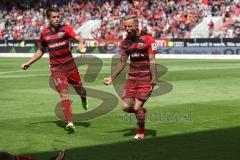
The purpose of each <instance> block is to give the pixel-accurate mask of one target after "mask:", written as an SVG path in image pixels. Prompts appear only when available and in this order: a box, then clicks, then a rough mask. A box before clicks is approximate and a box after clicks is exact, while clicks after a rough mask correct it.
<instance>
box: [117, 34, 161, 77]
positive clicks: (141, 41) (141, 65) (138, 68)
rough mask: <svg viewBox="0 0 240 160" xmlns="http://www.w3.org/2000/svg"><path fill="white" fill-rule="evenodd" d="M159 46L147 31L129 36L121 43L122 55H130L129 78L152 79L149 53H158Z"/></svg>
mask: <svg viewBox="0 0 240 160" xmlns="http://www.w3.org/2000/svg"><path fill="white" fill-rule="evenodd" d="M156 53H157V47H156V44H155V40H154V39H153V37H152V36H151V35H149V34H147V33H146V32H141V34H140V35H139V36H138V37H136V38H134V39H133V38H131V37H130V36H127V37H126V38H125V39H124V40H123V42H122V45H121V55H125V56H130V71H129V74H128V79H132V80H146V81H150V80H151V73H150V62H149V54H156Z"/></svg>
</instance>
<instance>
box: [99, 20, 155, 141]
mask: <svg viewBox="0 0 240 160" xmlns="http://www.w3.org/2000/svg"><path fill="white" fill-rule="evenodd" d="M124 23H125V28H126V31H127V33H128V35H127V37H126V38H125V39H124V40H123V42H122V44H121V51H120V52H121V57H120V60H119V62H118V64H117V67H116V68H115V70H114V71H113V73H112V74H111V76H110V77H107V78H104V80H103V82H104V84H105V85H109V84H110V83H111V82H112V81H113V80H114V79H115V78H116V77H117V75H118V74H119V73H120V72H121V71H122V70H123V69H124V67H125V65H126V63H127V60H128V57H130V72H129V74H128V79H127V81H126V83H125V86H124V91H123V95H122V110H123V111H125V112H127V113H135V115H136V119H137V126H138V129H137V133H136V135H135V137H134V138H135V139H141V138H144V136H145V115H146V108H144V107H143V105H144V103H145V102H146V101H147V99H148V98H149V96H150V94H151V92H152V89H153V86H154V85H155V84H156V65H155V64H156V59H155V54H156V53H157V47H156V44H155V40H154V39H153V37H152V36H151V35H149V34H147V33H146V32H144V31H141V30H140V29H139V26H138V19H137V17H135V16H127V17H126V18H125V19H124Z"/></svg>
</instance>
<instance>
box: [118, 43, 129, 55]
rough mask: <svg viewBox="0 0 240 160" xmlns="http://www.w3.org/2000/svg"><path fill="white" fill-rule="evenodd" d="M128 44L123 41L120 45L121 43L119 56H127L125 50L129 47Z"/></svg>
mask: <svg viewBox="0 0 240 160" xmlns="http://www.w3.org/2000/svg"><path fill="white" fill-rule="evenodd" d="M129 45H130V44H129V43H128V41H127V40H123V41H122V43H121V46H120V54H121V55H122V56H128V54H127V48H128V47H130V46H129Z"/></svg>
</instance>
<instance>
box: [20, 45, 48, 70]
mask: <svg viewBox="0 0 240 160" xmlns="http://www.w3.org/2000/svg"><path fill="white" fill-rule="evenodd" d="M43 54H44V51H42V50H41V49H38V50H37V51H36V53H35V54H34V55H33V56H32V58H31V59H30V60H29V61H28V62H26V63H23V64H22V65H21V68H22V69H23V70H26V69H28V68H29V67H30V66H31V64H33V63H34V62H36V61H37V60H39V59H40V58H41V57H42V56H43Z"/></svg>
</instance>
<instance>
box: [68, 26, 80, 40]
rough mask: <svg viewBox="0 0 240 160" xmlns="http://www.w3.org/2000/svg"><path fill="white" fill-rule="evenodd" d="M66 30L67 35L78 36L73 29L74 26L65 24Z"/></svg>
mask: <svg viewBox="0 0 240 160" xmlns="http://www.w3.org/2000/svg"><path fill="white" fill-rule="evenodd" d="M66 31H67V34H68V36H69V37H72V38H74V37H76V36H78V34H77V33H76V31H75V30H74V28H73V27H72V26H66Z"/></svg>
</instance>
